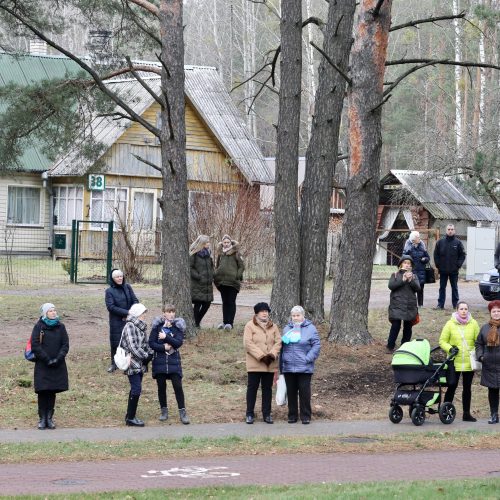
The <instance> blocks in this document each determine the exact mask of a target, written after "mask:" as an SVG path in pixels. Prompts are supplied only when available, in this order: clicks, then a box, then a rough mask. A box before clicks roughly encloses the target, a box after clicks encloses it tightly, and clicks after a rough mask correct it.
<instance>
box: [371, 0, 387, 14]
mask: <svg viewBox="0 0 500 500" xmlns="http://www.w3.org/2000/svg"><path fill="white" fill-rule="evenodd" d="M383 4H384V0H378V2H377V5H375V8H374V9H373V10H372V11H371V14H372V16H373V17H377V16H378V15H379V14H380V9H381V8H382V5H383Z"/></svg>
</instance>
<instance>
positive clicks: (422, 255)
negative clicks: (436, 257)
mask: <svg viewBox="0 0 500 500" xmlns="http://www.w3.org/2000/svg"><path fill="white" fill-rule="evenodd" d="M403 253H404V255H409V256H410V257H411V258H412V259H413V264H414V268H413V272H414V273H415V274H416V275H417V277H418V282H419V283H420V290H419V291H418V292H417V301H418V307H423V305H424V286H425V266H426V265H427V264H428V263H429V261H430V260H431V257H430V255H429V253H428V252H427V249H426V248H425V243H424V242H423V241H422V240H421V239H420V233H419V232H418V231H412V232H411V233H410V237H409V238H408V241H407V242H406V244H405V249H404V252H403Z"/></svg>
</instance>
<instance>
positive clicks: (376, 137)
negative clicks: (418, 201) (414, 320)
mask: <svg viewBox="0 0 500 500" xmlns="http://www.w3.org/2000/svg"><path fill="white" fill-rule="evenodd" d="M376 5H377V1H375V0H362V1H361V5H360V6H359V16H358V23H357V28H356V34H355V41H354V46H353V50H352V53H351V77H352V85H351V86H350V87H349V90H348V105H349V110H348V115H349V155H350V172H349V175H350V177H349V180H348V182H347V203H346V208H345V215H344V220H343V224H342V240H341V244H340V259H339V263H338V276H337V279H336V280H335V286H334V289H333V296H332V308H331V324H330V332H329V337H328V338H329V340H331V341H334V342H337V343H342V344H349V345H354V344H368V343H370V342H371V341H372V337H371V335H370V333H369V331H368V300H369V298H370V288H371V276H372V270H373V256H374V253H375V239H376V238H375V232H376V231H375V230H376V222H377V206H378V197H379V178H380V153H381V149H382V105H381V104H382V99H383V82H384V70H385V66H384V64H385V60H386V54H387V42H388V38H389V27H390V24H391V7H392V1H391V0H386V1H385V2H383V4H382V7H381V9H380V11H379V14H378V15H374V14H373V9H374V7H375V6H376Z"/></svg>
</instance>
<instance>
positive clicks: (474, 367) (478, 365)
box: [469, 351, 483, 372]
mask: <svg viewBox="0 0 500 500" xmlns="http://www.w3.org/2000/svg"><path fill="white" fill-rule="evenodd" d="M469 356H470V365H471V368H472V370H473V371H475V372H480V371H481V370H482V369H483V364H482V363H481V361H478V360H477V358H476V351H470V352H469Z"/></svg>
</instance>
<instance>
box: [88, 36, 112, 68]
mask: <svg viewBox="0 0 500 500" xmlns="http://www.w3.org/2000/svg"><path fill="white" fill-rule="evenodd" d="M111 35H112V33H111V31H109V30H92V31H90V32H89V41H88V43H87V49H88V51H89V55H90V58H91V60H92V62H93V64H96V65H106V64H110V63H111V55H112V40H111Z"/></svg>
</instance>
